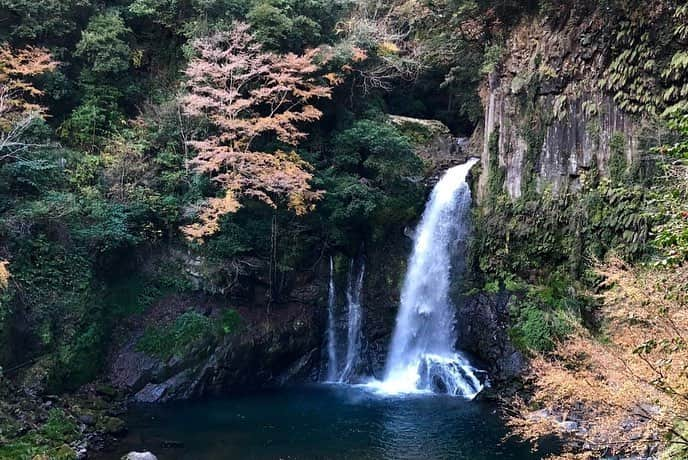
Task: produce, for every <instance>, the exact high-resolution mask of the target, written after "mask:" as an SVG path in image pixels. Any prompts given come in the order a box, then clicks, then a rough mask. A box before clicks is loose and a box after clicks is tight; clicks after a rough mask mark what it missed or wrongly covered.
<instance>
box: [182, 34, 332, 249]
mask: <svg viewBox="0 0 688 460" xmlns="http://www.w3.org/2000/svg"><path fill="white" fill-rule="evenodd" d="M193 48H194V50H195V53H196V57H195V58H194V59H192V60H191V62H190V63H189V65H188V67H187V69H186V72H185V73H186V76H187V79H188V93H187V94H186V95H185V96H184V97H183V98H182V105H183V108H184V111H185V113H186V114H187V115H190V116H194V117H206V118H207V119H208V121H209V122H210V123H211V124H212V126H213V131H212V134H210V135H208V136H207V137H205V138H203V139H200V140H194V141H190V142H189V144H190V145H191V146H192V147H193V148H194V149H195V151H196V156H195V158H194V159H193V160H191V164H192V166H193V167H194V168H195V169H196V171H198V172H200V173H203V174H208V175H210V177H211V178H212V179H213V180H214V181H215V182H216V183H217V184H218V185H219V186H220V187H221V189H222V194H221V196H219V197H214V198H210V199H209V200H207V201H206V202H204V203H203V205H202V206H201V208H200V209H199V213H198V219H199V222H197V223H194V224H192V225H188V226H186V227H184V228H183V231H184V232H185V234H186V235H187V236H188V237H189V238H191V239H202V238H203V237H204V236H207V235H210V234H212V233H214V232H216V231H217V230H218V228H219V223H218V220H219V218H220V217H221V216H223V215H225V214H227V213H231V212H235V211H236V210H237V209H239V207H240V199H241V198H242V197H250V198H254V199H258V200H260V201H263V202H265V203H267V204H268V205H270V206H272V207H276V206H277V202H278V201H279V200H282V199H285V200H286V202H287V205H288V206H289V207H290V208H291V209H293V210H294V211H295V212H296V213H297V214H303V213H306V212H308V211H309V210H310V209H312V207H313V204H314V202H315V201H317V199H318V198H319V197H320V196H321V194H322V192H319V191H314V190H312V189H311V187H310V184H309V181H310V179H311V177H312V175H311V173H310V170H311V167H310V165H309V164H308V163H306V162H305V161H304V160H302V159H301V158H300V157H299V156H298V155H297V154H296V152H294V151H293V149H291V148H289V149H287V150H284V149H277V150H274V151H267V150H266V149H265V150H264V149H261V148H260V147H259V144H260V145H265V144H266V143H265V141H266V140H271V139H275V138H276V139H277V140H279V141H280V142H281V143H282V144H283V145H285V146H292V147H293V146H296V145H297V144H298V143H299V142H300V141H302V140H303V139H304V138H305V137H306V133H305V132H303V130H302V125H303V123H306V122H313V121H316V120H318V119H320V117H321V116H322V113H321V112H320V111H319V110H318V109H316V108H315V107H314V106H313V105H312V103H313V101H314V100H316V99H318V98H329V97H330V96H331V88H330V87H328V86H327V85H325V84H321V83H320V79H319V78H318V76H317V74H316V72H317V71H318V66H317V65H316V64H315V63H314V58H315V57H316V51H315V50H311V51H307V52H306V53H305V54H303V55H295V54H286V55H278V54H274V53H270V52H266V51H264V50H263V49H262V48H261V46H260V44H259V43H258V42H257V41H256V40H255V38H254V37H253V36H252V35H251V34H250V33H249V31H248V26H247V25H246V24H242V23H238V24H236V25H235V26H234V28H233V30H232V31H231V32H223V33H218V34H215V35H213V36H210V37H207V38H202V39H199V40H196V41H195V42H194V44H193ZM259 141H260V142H259Z"/></svg>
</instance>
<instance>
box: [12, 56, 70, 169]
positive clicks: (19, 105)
mask: <svg viewBox="0 0 688 460" xmlns="http://www.w3.org/2000/svg"><path fill="white" fill-rule="evenodd" d="M56 66H57V63H56V62H55V61H53V60H52V58H51V57H50V54H49V53H48V52H47V51H46V50H45V49H43V48H34V47H30V46H29V47H26V48H24V49H22V50H13V49H11V48H10V47H9V45H0V155H1V156H0V159H2V158H5V157H7V156H11V155H12V154H14V153H16V152H17V151H18V150H22V149H23V148H24V147H26V145H25V144H23V143H22V142H21V137H22V133H23V132H24V131H25V130H26V128H27V127H28V126H29V125H30V124H31V122H32V121H33V119H34V118H36V117H38V116H42V115H43V114H44V112H45V109H44V108H43V107H42V106H40V105H39V104H37V103H35V102H32V101H33V100H35V99H36V98H38V97H39V96H41V95H42V94H43V92H42V91H41V90H39V89H38V88H36V87H35V86H34V85H33V84H32V83H31V82H30V81H29V79H30V78H31V77H35V76H36V75H40V74H42V73H45V72H49V71H51V70H54V69H55V67H56Z"/></svg>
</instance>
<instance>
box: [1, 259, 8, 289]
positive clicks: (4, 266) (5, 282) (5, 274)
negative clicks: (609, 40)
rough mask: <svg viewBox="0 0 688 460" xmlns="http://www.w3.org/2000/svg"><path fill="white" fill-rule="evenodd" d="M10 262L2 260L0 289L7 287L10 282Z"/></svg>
mask: <svg viewBox="0 0 688 460" xmlns="http://www.w3.org/2000/svg"><path fill="white" fill-rule="evenodd" d="M9 264H10V263H9V262H8V261H6V260H0V290H3V289H7V286H8V285H9V282H10V271H9V269H8V268H7V266H8V265H9Z"/></svg>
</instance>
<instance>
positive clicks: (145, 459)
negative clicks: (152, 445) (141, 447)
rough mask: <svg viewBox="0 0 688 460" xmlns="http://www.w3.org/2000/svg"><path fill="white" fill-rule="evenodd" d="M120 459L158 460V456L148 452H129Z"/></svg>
mask: <svg viewBox="0 0 688 460" xmlns="http://www.w3.org/2000/svg"><path fill="white" fill-rule="evenodd" d="M122 460H158V457H156V456H155V455H153V454H151V453H150V452H129V453H128V454H127V455H125V456H124V457H122Z"/></svg>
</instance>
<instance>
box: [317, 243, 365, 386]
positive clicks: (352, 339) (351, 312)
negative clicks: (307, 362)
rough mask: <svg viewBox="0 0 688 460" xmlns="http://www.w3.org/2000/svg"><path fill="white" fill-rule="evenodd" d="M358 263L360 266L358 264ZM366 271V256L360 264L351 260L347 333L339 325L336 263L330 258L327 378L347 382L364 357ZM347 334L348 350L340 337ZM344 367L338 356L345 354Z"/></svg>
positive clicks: (348, 284)
mask: <svg viewBox="0 0 688 460" xmlns="http://www.w3.org/2000/svg"><path fill="white" fill-rule="evenodd" d="M357 265H358V266H357ZM364 275H365V259H364V258H363V257H360V260H359V262H358V264H356V262H355V261H354V260H351V264H350V266H349V274H348V278H347V285H346V335H344V331H340V330H339V328H338V324H340V321H338V312H337V295H336V286H335V281H334V263H333V261H332V258H330V283H329V292H328V299H327V300H328V305H327V310H328V314H327V338H326V339H327V381H328V382H338V383H348V382H350V381H352V380H353V379H354V378H355V377H356V370H357V367H358V364H359V363H360V358H361V345H362V334H363V332H362V330H361V326H362V312H361V292H362V291H363V278H364ZM343 335H344V338H345V342H344V345H346V349H345V350H340V348H341V347H340V343H339V338H341V336H343ZM343 353H345V354H344V355H343V358H344V361H343V367H342V365H340V360H339V357H340V355H341V354H343Z"/></svg>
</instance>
